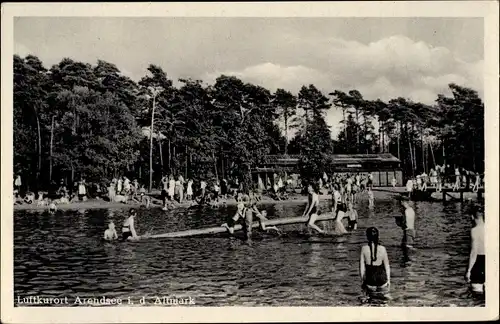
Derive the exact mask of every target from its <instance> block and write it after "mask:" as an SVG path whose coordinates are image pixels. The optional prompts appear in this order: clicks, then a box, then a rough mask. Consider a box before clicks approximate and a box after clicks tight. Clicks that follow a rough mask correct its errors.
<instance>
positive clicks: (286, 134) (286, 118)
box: [283, 109, 288, 155]
mask: <svg viewBox="0 0 500 324" xmlns="http://www.w3.org/2000/svg"><path fill="white" fill-rule="evenodd" d="M283 117H284V119H285V155H288V110H287V109H285V114H284V116H283Z"/></svg>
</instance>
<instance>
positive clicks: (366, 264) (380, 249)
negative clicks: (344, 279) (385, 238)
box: [359, 227, 391, 293]
mask: <svg viewBox="0 0 500 324" xmlns="http://www.w3.org/2000/svg"><path fill="white" fill-rule="evenodd" d="M366 238H367V239H368V244H367V245H365V246H363V247H362V248H361V258H360V261H359V269H360V275H361V280H362V283H363V284H362V287H363V289H364V290H365V291H366V292H367V293H374V292H379V293H386V292H388V291H389V287H390V282H391V271H390V266H389V258H388V257H387V251H386V249H385V247H384V246H382V245H380V244H379V233H378V229H377V228H376V227H369V228H368V229H367V230H366Z"/></svg>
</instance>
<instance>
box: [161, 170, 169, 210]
mask: <svg viewBox="0 0 500 324" xmlns="http://www.w3.org/2000/svg"><path fill="white" fill-rule="evenodd" d="M161 183H162V189H161V201H162V203H163V207H164V208H167V199H168V179H167V176H163V177H162V178H161Z"/></svg>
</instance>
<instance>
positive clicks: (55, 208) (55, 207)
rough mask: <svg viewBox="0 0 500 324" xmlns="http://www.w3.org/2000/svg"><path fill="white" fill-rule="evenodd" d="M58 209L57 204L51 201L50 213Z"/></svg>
mask: <svg viewBox="0 0 500 324" xmlns="http://www.w3.org/2000/svg"><path fill="white" fill-rule="evenodd" d="M56 211H57V206H56V204H55V203H54V201H50V204H49V213H51V214H54V213H55V212H56Z"/></svg>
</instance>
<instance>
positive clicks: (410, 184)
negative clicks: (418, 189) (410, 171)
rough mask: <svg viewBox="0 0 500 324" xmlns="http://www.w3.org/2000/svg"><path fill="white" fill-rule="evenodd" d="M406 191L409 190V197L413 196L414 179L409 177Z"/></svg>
mask: <svg viewBox="0 0 500 324" xmlns="http://www.w3.org/2000/svg"><path fill="white" fill-rule="evenodd" d="M406 191H407V192H408V198H411V193H412V192H413V181H412V179H408V181H407V182H406Z"/></svg>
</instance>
